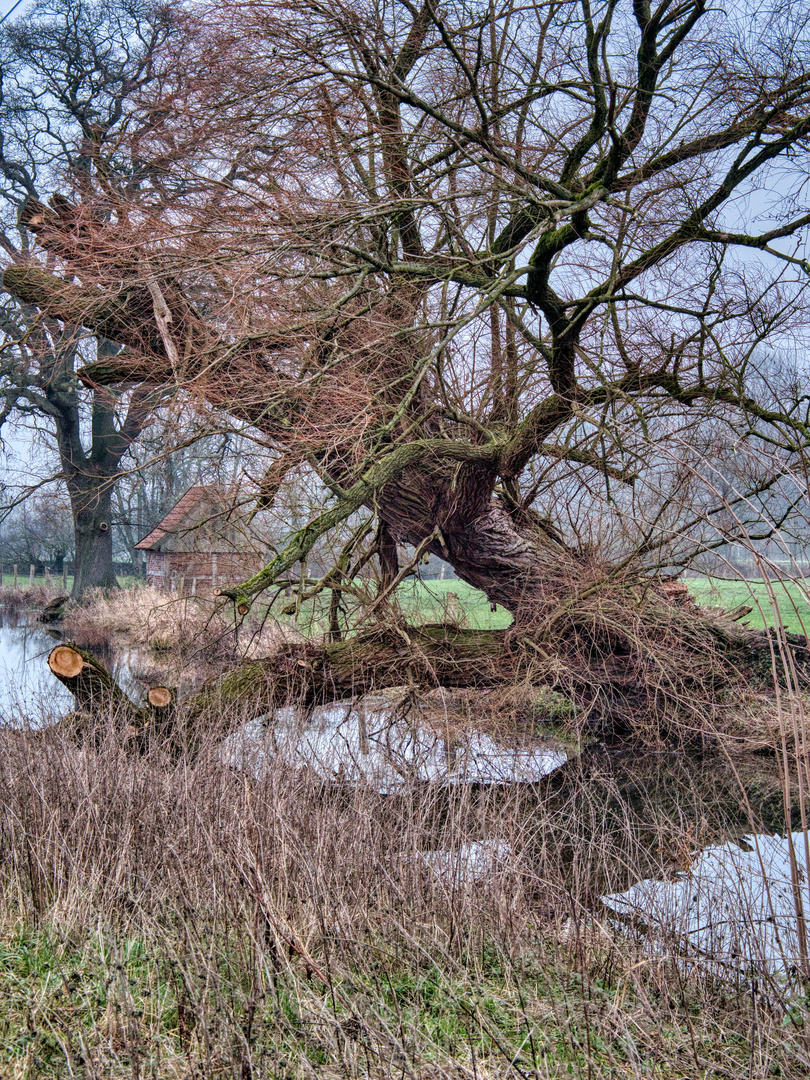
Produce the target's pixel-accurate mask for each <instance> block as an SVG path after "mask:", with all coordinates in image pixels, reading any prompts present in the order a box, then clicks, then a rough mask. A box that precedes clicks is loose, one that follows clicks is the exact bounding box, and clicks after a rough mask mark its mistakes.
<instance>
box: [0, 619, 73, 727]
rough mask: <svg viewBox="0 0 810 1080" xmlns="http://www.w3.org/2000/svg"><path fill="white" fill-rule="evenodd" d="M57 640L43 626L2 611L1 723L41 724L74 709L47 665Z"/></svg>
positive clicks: (0, 658)
mask: <svg viewBox="0 0 810 1080" xmlns="http://www.w3.org/2000/svg"><path fill="white" fill-rule="evenodd" d="M57 640H58V638H56V637H55V635H53V634H51V633H49V632H48V631H47V630H45V629H43V628H42V627H41V626H28V625H26V618H25V614H24V613H22V612H20V611H17V610H14V609H12V610H9V611H2V612H0V722H2V723H5V724H10V723H20V722H21V721H22V720H27V721H30V722H33V723H42V722H45V721H49V720H51V719H53V718H54V717H55V716H59V715H60V714H62V713H64V712H67V710H68V709H70V708H72V706H73V695H72V694H71V693H70V692H69V691H68V690H67V689H66V688H65V687H64V686H62V685H61V684H60V683H59V682H57V680H56V679H55V678H54V677H53V675H51V673H50V671H49V670H48V665H47V663H46V661H47V657H48V653H49V652H50V651H51V649H52V648H53V647H54V645H55V644H56V641H57Z"/></svg>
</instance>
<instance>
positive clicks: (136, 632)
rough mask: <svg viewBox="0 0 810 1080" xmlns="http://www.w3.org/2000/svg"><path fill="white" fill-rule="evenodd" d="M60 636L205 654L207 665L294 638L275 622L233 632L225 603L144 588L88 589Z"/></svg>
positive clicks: (265, 651)
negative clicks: (207, 660) (106, 590)
mask: <svg viewBox="0 0 810 1080" xmlns="http://www.w3.org/2000/svg"><path fill="white" fill-rule="evenodd" d="M65 634H66V636H67V637H68V638H71V639H72V640H75V641H77V642H79V643H80V644H83V645H87V646H106V645H110V644H112V643H115V642H118V643H123V644H126V645H128V646H135V647H138V646H141V647H145V648H148V649H150V650H152V651H153V652H157V653H169V652H173V653H179V654H180V655H181V656H183V658H189V657H193V656H195V655H197V654H199V655H203V654H204V655H205V656H206V657H207V658H209V659H210V660H211V661H212V662H214V661H216V660H231V659H234V658H235V657H237V656H238V657H240V658H248V659H249V658H251V657H254V656H266V655H268V654H271V653H273V652H274V651H275V650H276V649H277V648H278V647H279V645H280V644H282V643H283V642H285V641H288V640H291V639H293V638H294V637H295V636H296V635H295V633H294V631H292V630H291V629H290V628H289V627H288V626H286V625H282V624H279V623H278V622H276V621H275V620H273V621H272V622H268V623H266V624H265V625H263V626H258V625H255V624H253V623H250V622H247V623H246V622H243V621H241V620H240V623H239V626H238V628H237V626H236V624H235V621H234V617H233V608H232V605H230V604H229V603H226V602H224V601H218V600H213V599H209V598H206V597H202V596H196V597H191V596H185V597H179V596H176V595H173V594H171V593H166V592H163V591H162V590H160V589H155V588H151V587H150V586H147V585H139V586H135V587H134V588H131V589H119V590H116V591H114V592H105V591H101V590H91V591H89V592H88V593H87V594H86V595H85V596H84V597H83V599H82V601H81V603H80V604H76V605H73V606H71V607H70V608H69V609H68V612H67V614H66V617H65Z"/></svg>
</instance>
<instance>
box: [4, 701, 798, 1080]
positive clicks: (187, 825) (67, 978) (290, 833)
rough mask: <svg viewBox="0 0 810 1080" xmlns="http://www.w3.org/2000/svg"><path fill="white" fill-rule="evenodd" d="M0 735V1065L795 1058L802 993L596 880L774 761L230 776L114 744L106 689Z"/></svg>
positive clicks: (670, 1069) (533, 1064) (761, 780)
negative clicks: (478, 782)
mask: <svg viewBox="0 0 810 1080" xmlns="http://www.w3.org/2000/svg"><path fill="white" fill-rule="evenodd" d="M237 719H238V718H234V722H236V720H237ZM0 740H1V741H2V747H1V748H0V749H1V750H2V752H0V846H1V847H2V859H1V860H0V1001H2V1002H3V1004H2V1006H0V1074H2V1075H4V1076H5V1075H8V1076H14V1077H23V1076H25V1077H28V1076H30V1077H35V1076H36V1077H50V1076H79V1075H80V1076H87V1077H99V1078H100V1077H101V1076H104V1077H117V1076H121V1077H124V1076H127V1077H137V1076H152V1077H156V1078H161V1080H162V1078H164V1077H166V1078H168V1077H173V1078H174V1077H191V1076H194V1077H200V1078H205V1080H208V1078H209V1077H210V1078H212V1080H213V1078H214V1077H233V1078H234V1080H246V1078H253V1080H258V1078H259V1077H265V1076H267V1077H270V1076H273V1077H275V1076H283V1077H285V1078H288V1080H293V1078H298V1077H307V1078H309V1077H312V1078H315V1077H317V1078H319V1080H320V1078H322V1077H327V1078H330V1077H334V1078H349V1077H351V1078H355V1077H379V1078H380V1080H382V1078H383V1077H385V1078H388V1077H391V1076H401V1077H407V1078H412V1080H427V1078H431V1080H432V1078H434V1077H443V1078H447V1080H450V1078H453V1080H461V1078H464V1080H467V1078H469V1080H475V1078H483V1077H487V1078H501V1077H503V1078H506V1077H509V1078H515V1080H517V1078H520V1080H526V1078H528V1077H531V1078H541V1080H542V1078H546V1077H567V1076H572V1075H573V1076H578V1077H583V1078H585V1077H588V1078H593V1077H605V1078H607V1077H615V1076H627V1077H637V1078H639V1080H641V1078H644V1080H647V1078H648V1077H668V1078H669V1077H671V1078H676V1077H684V1078H685V1077H693V1076H695V1075H743V1074H745V1075H748V1076H751V1077H765V1076H770V1075H782V1076H790V1077H799V1076H804V1075H806V1073H807V1069H808V1068H810V1057H808V1053H807V1049H806V1047H805V1044H804V1042H803V1041H802V1032H803V1031H804V1026H803V1025H804V1022H805V1020H804V1012H803V1006H801V1005H796V1004H795V1003H790V1004H789V1003H788V1002H785V1003H784V1004H780V1003H779V1002H775V1001H771V1002H769V1004H768V1005H767V1006H765V1005H763V1004H762V1003H761V1002H760V1001H759V1000H758V998H757V997H756V995H753V996H752V993H751V985H750V983H747V982H746V981H745V980H741V981H740V982H739V983H738V984H737V985H734V984H732V985H725V984H724V985H720V984H718V983H716V982H715V981H713V980H712V979H710V978H708V977H704V976H701V975H699V973H697V972H693V973H692V974H691V975H690V974H685V973H684V972H683V971H682V970H679V969H678V968H677V967H676V966H674V965H673V963H672V962H670V961H669V960H668V959H667V958H666V957H665V956H663V955H658V956H652V957H650V956H648V955H644V954H643V953H641V952H639V951H638V950H637V948H636V946H635V945H633V944H632V943H631V942H630V941H629V940H625V939H624V938H623V936H622V934H621V932H620V931H619V930H617V929H616V928H611V926H610V925H608V924H607V923H606V922H605V920H604V918H603V913H602V912H601V910H600V905H599V896H600V895H602V894H604V893H605V892H609V891H616V890H619V889H623V888H626V887H627V885H628V884H629V883H631V882H632V881H633V880H635V879H637V878H638V877H641V876H646V875H648V874H652V873H655V874H662V873H663V874H666V873H668V872H670V869H671V868H672V867H675V865H676V863H677V860H678V858H680V857H681V856H682V853H683V852H684V851H686V850H687V849H691V846H693V845H694V844H695V843H696V842H698V841H699V842H700V843H709V842H712V841H714V840H717V839H721V838H724V837H727V836H729V835H734V834H735V833H739V832H740V830H745V829H748V828H750V827H753V826H758V827H760V828H772V827H773V826H774V824H775V823H776V822H777V821H778V818H779V811H780V805H781V789H780V784H779V777H778V775H777V772H776V770H775V768H774V767H772V766H766V767H765V768H764V769H763V768H760V765H759V764H756V765H748V766H743V765H741V764H740V763H739V762H738V763H737V765H736V767H735V768H734V769H731V768H726V767H724V766H723V764H722V762H719V763H718V762H714V763H709V762H707V761H706V759H701V758H687V757H685V756H684V755H683V754H663V755H662V754H651V755H647V756H646V757H639V758H635V759H633V761H630V760H629V759H628V758H627V757H626V756H618V757H617V756H615V755H610V754H605V753H604V752H602V753H591V754H589V755H587V756H586V757H585V758H584V759H582V761H580V762H579V763H571V765H570V766H567V767H566V768H564V769H562V770H559V771H558V772H557V773H556V774H554V775H553V776H552V777H551V778H549V780H548V781H547V782H546V783H544V784H541V785H518V786H515V787H511V788H483V789H481V788H478V789H475V788H471V787H466V788H464V787H462V788H456V789H452V788H451V789H448V788H446V787H439V786H431V785H427V786H425V785H413V786H411V787H408V788H405V789H403V790H402V791H401V792H399V793H397V794H396V795H379V794H377V793H376V792H375V791H373V790H370V789H368V788H363V787H341V786H340V785H335V786H331V787H326V786H324V785H323V784H322V783H321V782H319V781H318V780H317V779H316V778H315V777H314V776H312V775H311V774H309V773H307V772H306V771H295V770H290V769H289V768H288V767H282V766H279V767H278V768H270V769H269V771H268V772H267V773H266V774H265V775H263V776H262V777H261V778H260V779H251V778H248V777H246V776H245V775H243V774H240V773H235V772H233V771H231V770H229V769H227V768H225V767H223V765H222V763H221V761H220V758H219V753H218V747H217V743H216V742H215V741H214V740H209V741H208V742H207V743H206V744H205V745H204V746H202V747H200V748H198V752H197V753H196V755H195V757H194V758H193V760H192V759H189V758H187V757H183V758H181V759H179V760H178V759H177V758H175V757H170V756H168V755H167V754H166V753H165V752H164V750H163V748H162V747H161V746H160V745H153V746H152V747H151V748H150V750H149V752H148V753H146V754H145V755H143V756H139V757H133V756H132V755H131V754H130V753H128V751H127V748H126V746H125V745H124V743H123V742H122V740H121V737H120V733H119V730H118V726H117V723H116V720H115V718H114V717H106V718H101V717H97V718H96V730H95V731H94V732H92V733H90V732H85V735H84V739H83V741H80V743H79V744H78V745H77V744H76V743H75V742H73V741H71V740H69V739H67V738H65V737H64V735H63V734H62V733H61V732H60V731H59V729H58V728H57V727H54V728H48V729H44V730H42V729H41V730H36V731H35V730H17V731H8V730H7V731H4V732H2V733H0ZM772 773H773V775H771V774H772ZM752 792H753V793H755V797H754V795H752ZM743 794H745V796H746V798H743V797H742V796H743ZM746 801H747V802H748V804H749V805H753V806H755V807H758V810H757V814H761V817H760V819H759V820H758V821H757V822H751V821H750V819H749V818H748V817H747V815H746V812H744V811H743V810H741V807H742V806H743V804H744V803H745V802H746ZM786 1017H789V1022H786Z"/></svg>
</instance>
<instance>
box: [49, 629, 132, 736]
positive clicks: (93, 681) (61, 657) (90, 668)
mask: <svg viewBox="0 0 810 1080" xmlns="http://www.w3.org/2000/svg"><path fill="white" fill-rule="evenodd" d="M48 667H49V668H50V669H51V671H52V673H53V674H54V675H55V676H56V677H57V679H58V680H59V681H60V682H61V683H62V685H63V686H66V687H67V688H68V690H70V692H71V694H73V697H74V698H75V700H76V708H77V709H78V710H79V712H86V713H96V712H102V711H103V712H105V713H107V712H111V711H112V712H114V713H115V714H116V715H118V716H119V717H120V718H121V720H122V721H123V722H124V723H127V724H136V723H138V722H139V721H140V710H139V709H138V708H137V707H136V706H135V705H133V704H132V702H131V701H130V700H129V698H128V697H127V695H126V694H125V693H124V691H123V690H122V689H121V688H120V686H119V685H118V683H117V682H116V681H115V679H114V678H113V677H112V675H110V673H109V672H108V671H107V670H106V669H105V668H103V667H102V666H101V664H99V662H98V661H97V660H96V659H94V658H93V657H92V656H91V655H90V653H88V652H86V651H85V650H84V649H80V648H79V647H78V646H77V645H73V644H64V645H57V646H56V648H55V649H51V651H50V653H49V655H48Z"/></svg>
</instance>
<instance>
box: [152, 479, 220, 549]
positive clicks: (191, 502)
mask: <svg viewBox="0 0 810 1080" xmlns="http://www.w3.org/2000/svg"><path fill="white" fill-rule="evenodd" d="M207 490H208V489H207V488H206V487H205V485H204V484H196V485H195V486H194V487H192V488H189V489H188V491H187V492H186V493H185V495H183V497H182V498H181V499H180V500H179V501H178V502H176V503H175V504H174V506H173V507H172V508H171V510H170V511H169V512H168V514H167V515H166V516H165V518H164V519H163V520H162V521H161V522H160V523H159V524H157V525H156V526H155V527H154V529H152V531H151V532H150V533H149V535H148V536H145V537H144V538H143V540H139V541H138V543H137V544H136V545H135V547H136V548H138V549H139V550H140V551H148V550H150V549H151V548H154V547H157V545H158V544H159V543H160V541H161V540H163V538H164V537H166V536H168V535H169V534H170V533H173V532H175V531H176V529H177V526H178V525H179V524H180V523H181V522H182V521H183V518H185V517H186V515H187V514H188V513H189V511H190V510H192V509H193V507H195V506H196V505H197V503H198V502H199V501H200V499H201V498H202V497H203V495H205V493H206V491H207Z"/></svg>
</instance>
